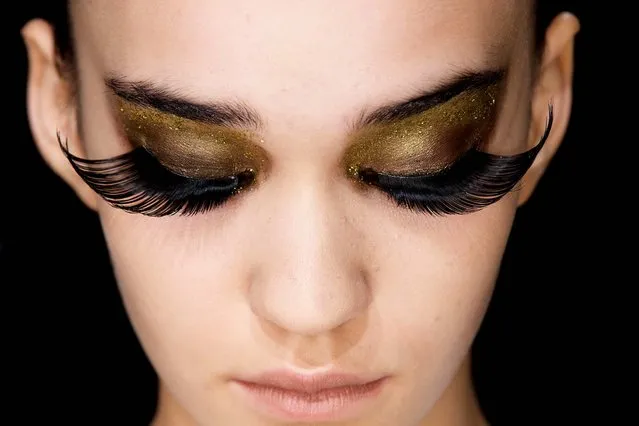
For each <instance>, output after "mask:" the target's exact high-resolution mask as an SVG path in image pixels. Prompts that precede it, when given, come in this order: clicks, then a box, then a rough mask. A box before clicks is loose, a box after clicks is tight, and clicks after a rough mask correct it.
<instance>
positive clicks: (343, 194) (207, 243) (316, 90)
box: [70, 0, 541, 425]
mask: <svg viewBox="0 0 639 426" xmlns="http://www.w3.org/2000/svg"><path fill="white" fill-rule="evenodd" d="M528 9H529V7H528V6H524V5H523V3H522V2H520V1H515V0H482V1H477V0H447V1H439V0H402V1H401V2H398V1H397V0H349V1H340V2H337V1H335V2H326V1H319V0H310V1H304V2H299V1H288V0H277V1H275V0H273V1H268V2H264V1H256V0H235V1H232V2H229V1H205V0H163V1H147V0H127V1H106V0H96V1H91V2H75V4H74V6H73V9H72V12H73V13H72V16H73V21H74V30H75V36H76V55H77V66H78V75H79V80H78V89H79V92H78V101H79V114H78V117H79V118H78V120H79V123H78V124H79V128H80V129H81V137H80V139H81V143H78V144H76V145H73V141H71V144H70V146H71V147H73V146H75V147H76V149H78V150H81V152H82V153H83V156H85V157H88V158H107V157H112V156H114V155H117V154H121V153H123V152H127V151H130V150H131V143H132V142H131V138H135V139H136V141H137V142H140V141H144V143H146V144H148V146H149V147H150V148H151V149H154V150H155V151H157V152H160V153H161V154H160V155H164V156H165V157H166V158H164V160H165V161H166V162H167V163H169V164H175V165H176V168H177V169H179V170H183V171H184V173H185V174H187V175H188V173H193V174H197V173H199V170H201V169H200V168H197V170H195V168H194V169H192V170H189V167H191V166H190V165H189V164H191V163H190V162H189V161H185V160H184V159H185V158H191V160H192V161H194V162H197V163H198V164H200V165H202V167H204V168H206V167H207V162H210V163H215V161H217V159H216V158H214V157H215V155H216V153H217V152H218V151H216V150H217V149H218V148H219V146H218V145H220V144H222V145H224V149H225V151H224V152H225V153H226V154H228V155H230V156H235V157H237V158H248V157H250V156H251V155H253V156H259V158H260V160H259V164H260V166H263V167H264V170H265V173H264V175H263V177H262V179H261V180H260V181H259V182H258V184H257V185H255V186H254V187H252V188H251V189H249V190H246V191H243V192H241V193H240V194H238V195H237V196H235V197H233V198H232V199H231V200H229V202H227V203H226V204H224V205H222V206H220V207H218V208H215V209H213V210H211V211H209V212H207V213H203V214H198V215H195V216H180V215H177V216H168V217H161V218H153V217H147V216H144V215H139V214H130V213H126V212H124V211H122V210H118V209H116V208H113V207H111V206H110V205H108V204H107V203H106V202H104V201H99V202H98V205H97V210H98V212H99V215H100V218H101V222H102V225H103V228H104V233H105V236H106V240H107V243H108V247H109V250H110V253H111V257H112V260H113V265H114V268H115V272H116V276H117V280H118V283H119V286H120V289H121V292H122V295H123V298H124V302H125V305H126V308H127V310H128V312H129V314H130V317H131V320H132V322H133V325H134V327H135V329H136V331H137V333H138V335H139V337H140V340H141V342H142V345H143V346H144V348H145V350H146V353H147V354H148V356H149V358H150V360H151V362H152V363H153V365H154V367H155V368H156V369H157V371H158V373H159V376H160V378H161V380H162V382H163V384H164V385H165V386H166V387H167V389H168V390H169V392H170V394H171V395H172V396H173V397H174V398H175V400H176V401H177V402H178V403H179V404H180V405H181V406H182V407H183V408H184V409H185V410H186V411H187V412H188V413H189V415H190V416H192V418H193V419H194V421H195V422H197V423H198V424H202V425H221V424H233V425H266V424H278V422H279V421H284V420H285V418H288V419H292V418H293V417H294V416H293V417H290V415H285V414H282V412H280V411H278V410H274V411H273V410H270V409H268V408H267V409H263V408H262V407H261V406H260V405H259V404H257V405H255V404H254V403H253V401H252V399H251V398H250V397H247V392H245V390H246V389H244V388H242V386H240V385H238V383H237V382H236V381H235V380H237V379H244V380H252V379H254V378H255V377H260V375H262V374H264V373H265V372H272V371H282V370H286V371H289V372H296V373H301V374H313V373H318V372H330V373H348V374H355V375H357V376H360V377H361V378H362V379H364V380H365V381H372V380H375V379H378V378H385V380H383V381H382V383H381V385H379V388H378V389H377V392H376V394H375V395H374V396H372V397H370V398H368V399H366V400H364V402H362V403H361V404H360V405H357V404H356V406H355V408H353V409H349V410H345V411H340V412H338V413H337V414H335V415H334V416H333V417H330V416H325V417H322V416H319V415H317V416H316V417H312V416H311V417H308V419H311V420H313V421H315V422H316V423H319V422H320V421H324V420H327V419H329V418H330V419H333V420H342V421H344V424H353V425H373V424H380V425H382V424H384V425H386V424H395V425H417V424H419V422H421V421H422V420H423V419H425V418H426V416H427V414H428V412H429V410H431V408H432V407H433V406H434V405H435V403H436V402H437V401H438V399H439V398H440V397H441V395H442V393H443V392H444V391H445V390H446V388H447V387H448V386H449V385H450V383H451V381H452V380H453V378H454V377H455V375H456V373H457V371H458V369H459V368H460V365H461V363H462V361H463V360H464V358H465V357H466V356H467V354H468V351H469V348H470V345H471V342H472V340H473V337H474V335H475V333H476V331H477V329H478V327H479V325H480V322H481V319H482V317H483V314H484V312H485V309H486V306H487V303H488V301H489V298H490V295H491V292H492V289H493V284H494V281H495V278H496V275H497V272H498V269H499V264H500V260H501V256H502V253H503V250H504V247H505V244H506V240H507V237H508V234H509V231H510V227H511V222H512V220H513V216H514V214H515V210H516V207H517V203H518V200H517V193H511V194H509V195H507V196H505V197H504V198H503V199H501V200H500V201H498V202H496V203H495V204H492V205H490V206H488V207H486V208H484V209H481V210H479V211H477V212H474V213H470V214H463V215H431V214H428V213H425V212H418V211H415V210H410V209H408V208H406V207H401V206H398V205H397V204H396V203H395V202H393V201H392V200H390V199H389V197H388V196H386V195H384V194H383V193H382V192H381V191H378V190H376V189H374V188H369V187H363V186H361V185H357V184H356V183H354V182H353V180H352V179H349V176H348V174H347V173H343V171H344V164H345V162H347V161H348V159H345V158H346V157H348V156H349V155H350V156H354V157H357V156H358V155H359V156H360V157H358V158H366V159H369V160H370V161H372V162H374V163H375V164H374V165H375V166H376V167H378V168H381V169H384V168H386V169H388V170H390V171H394V169H393V167H398V168H400V169H402V170H399V171H402V172H405V171H410V170H411V168H412V170H417V169H419V168H424V169H428V168H429V167H431V168H436V167H437V166H438V165H441V164H440V163H441V162H442V161H444V160H446V161H447V160H449V159H450V158H451V156H454V154H455V152H456V151H455V149H459V148H458V147H457V148H455V147H456V146H457V145H455V144H454V142H457V143H458V145H459V142H460V141H459V140H454V139H453V138H452V137H449V136H447V135H459V134H462V133H463V134H466V133H468V132H466V133H464V132H463V131H462V130H461V129H458V127H460V126H466V125H467V122H466V121H464V120H465V119H466V118H467V117H470V116H473V115H474V118H473V119H474V120H475V121H474V122H473V123H474V124H473V126H475V127H473V128H472V129H474V130H472V129H471V130H472V131H471V132H470V134H475V133H477V134H482V135H484V133H485V132H484V133H482V129H486V128H491V129H492V131H491V132H490V133H489V136H486V137H489V140H486V141H484V142H485V144H486V145H485V146H486V147H488V148H487V149H490V150H491V152H495V153H506V154H515V153H519V152H522V151H525V150H526V149H528V148H530V146H529V143H530V140H532V139H535V138H536V139H539V137H540V136H541V135H540V134H539V133H538V132H537V133H535V132H532V131H530V130H529V114H530V104H531V100H530V96H531V93H530V87H531V84H532V82H531V74H532V71H533V66H532V62H531V60H532V56H531V52H532V50H533V46H532V45H531V44H530V43H531V32H530V31H529V30H528V28H529V24H530V21H531V18H530V16H529V14H528ZM500 70H505V71H507V73H506V74H504V75H503V79H502V80H501V81H499V82H498V84H496V85H484V86H481V87H480V88H479V89H477V91H475V92H472V93H470V94H469V95H467V96H466V95H464V94H462V95H461V96H462V98H461V99H462V100H461V101H458V102H457V103H455V104H454V105H453V104H450V105H448V106H446V104H444V105H443V106H438V107H437V108H438V109H435V110H434V111H431V112H430V113H429V114H430V115H425V116H424V118H423V119H421V118H418V119H414V120H403V121H402V120H399V121H397V120H396V121H393V122H384V123H382V124H377V125H368V124H366V123H367V120H366V119H365V117H367V116H368V114H370V113H371V112H373V111H376V110H378V109H379V108H381V107H385V106H389V105H397V104H400V103H402V102H405V101H406V100H408V99H411V98H414V97H416V96H417V95H420V94H423V93H430V92H435V91H437V90H438V89H440V88H442V87H444V86H446V85H447V84H448V83H451V82H453V81H455V79H456V78H458V77H459V76H460V75H462V74H467V73H475V74H478V75H482V74H484V73H488V72H491V71H500ZM108 79H111V86H114V85H115V83H114V82H117V83H118V84H119V86H118V87H120V88H124V89H123V90H124V91H125V90H129V89H131V88H132V87H134V86H132V85H129V84H127V83H128V82H133V83H145V84H144V85H139V86H138V88H140V87H142V89H143V90H149V89H150V88H154V89H157V90H163V91H165V92H166V93H168V94H170V96H173V97H175V98H180V99H182V100H184V101H187V102H191V103H197V104H216V105H219V104H222V103H224V104H228V105H243V106H244V107H245V109H246V110H250V111H251V113H254V115H257V116H258V117H257V118H258V121H259V125H251V129H250V131H248V130H247V131H245V130H244V129H241V130H239V131H238V130H237V129H233V128H232V127H233V126H232V125H228V123H222V124H220V125H212V124H210V123H208V124H207V123H205V122H204V121H206V120H205V119H204V120H203V122H196V121H189V122H188V126H186V125H185V126H183V127H180V128H178V129H177V130H175V129H170V128H169V127H171V123H172V122H174V121H172V120H177V119H176V118H175V117H172V116H170V115H165V114H164V113H159V112H157V111H153V110H150V109H139V108H138V107H137V106H136V105H134V104H131V103H127V102H126V101H123V100H122V99H121V98H120V97H118V96H117V95H116V94H115V93H114V91H113V90H111V89H109V88H107V84H105V81H106V80H108ZM127 88H128V89H127ZM121 94H122V93H121ZM477 103H479V106H477ZM478 111H479V112H481V113H480V114H478ZM486 111H488V113H486ZM493 112H494V114H493ZM478 115H479V116H478ZM489 121H490V122H489ZM122 123H125V124H122ZM362 123H364V124H362ZM367 126H368V127H367ZM178 127H179V126H178ZM136 128H137V129H138V130H139V132H138V131H137V130H136ZM458 130H459V131H458ZM182 131H184V132H185V133H183V134H181V135H180V134H179V133H180V132H182ZM145 132H147V133H145ZM175 132H177V133H175ZM225 132H226V133H229V134H231V136H228V135H226V133H225ZM460 132H461V133H460ZM473 132H475V133H473ZM531 132H532V133H534V134H533V136H534V137H531V136H530V134H529V133H531ZM176 134H177V136H176ZM415 134H419V135H423V136H424V138H423V139H424V140H425V141H426V142H420V143H421V145H419V144H418V145H417V147H418V148H419V150H421V151H419V152H418V150H417V148H415V143H414V142H411V141H413V140H414V138H415ZM220 135H222V136H220ZM225 135H226V136H225ZM238 135H239V136H238ZM247 135H249V136H247ZM371 135H373V136H371ZM380 135H381V136H380ZM406 135H408V136H406ZM126 136H129V139H127V137H126ZM245 137H246V138H248V139H250V140H249V141H245V140H244V139H242V141H239V140H238V138H245ZM375 138H377V139H375ZM411 138H412V139H411ZM375 140H377V141H378V142H375ZM379 140H383V146H382V145H380V143H379ZM407 141H408V142H407ZM462 142H463V141H462ZM172 144H173V145H172ZM358 144H359V145H358ZM248 145H250V148H246V147H247V146H248ZM352 146H357V147H358V148H351V147H352ZM242 147H243V148H242ZM367 147H368V148H367ZM349 148H350V149H349ZM72 149H73V148H72ZM367 149H368V150H369V151H371V152H372V151H380V150H381V152H383V153H384V154H383V155H377V156H376V155H374V154H372V153H367V152H366V150H367ZM234 150H236V151H237V152H234ZM250 150H253V151H251V152H252V153H249V154H247V152H248V151H250ZM411 150H413V151H414V152H412V151H411ZM77 152H80V151H77ZM362 152H363V153H362ZM406 152H408V154H406ZM424 152H426V154H424ZM229 153H230V154H229ZM402 153H403V154H402ZM226 154H225V155H226ZM207 155H208V156H209V157H207ZM189 156H191V157H189ZM418 157H419V158H418ZM251 158H252V157H251ZM371 158H372V159H371ZM414 158H418V159H417V160H413V159H414ZM233 161H235V162H236V163H237V161H241V160H237V159H236V160H233ZM251 161H254V158H253V160H251ZM255 161H257V160H255ZM411 161H415V164H412V163H411ZM234 164H235V163H234ZM398 164H399V165H398ZM180 167H182V169H180ZM193 167H195V166H193ZM198 167H199V166H198ZM211 167H214V166H211ZM215 167H217V166H215ZM220 167H223V166H220ZM249 393H250V392H249ZM316 402H317V401H316ZM320 403H321V402H320ZM358 407H359V408H358ZM289 408H290V407H289ZM325 408H326V407H324V409H325ZM318 410H320V411H321V410H322V408H321V407H320V408H318ZM293 411H294V410H293ZM282 416H284V417H282ZM297 419H298V420H304V418H303V417H298V418H297Z"/></svg>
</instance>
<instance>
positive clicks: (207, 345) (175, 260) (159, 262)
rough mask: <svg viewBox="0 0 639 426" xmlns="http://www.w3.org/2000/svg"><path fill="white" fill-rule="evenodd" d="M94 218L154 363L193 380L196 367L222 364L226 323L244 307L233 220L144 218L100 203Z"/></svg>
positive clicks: (229, 339) (228, 338)
mask: <svg viewBox="0 0 639 426" xmlns="http://www.w3.org/2000/svg"><path fill="white" fill-rule="evenodd" d="M100 217H101V221H102V226H103V230H104V234H105V236H106V240H107V245H108V247H109V252H110V255H111V259H112V263H113V267H114V271H115V274H116V278H117V281H118V286H119V288H120V292H121V294H122V297H123V301H124V304H125V306H126V309H127V312H128V314H129V316H130V318H131V322H132V324H133V326H134V328H135V330H136V333H137V334H138V337H139V338H140V341H141V343H142V345H143V347H144V349H145V351H146V353H147V355H148V356H149V358H150V360H151V362H152V363H153V364H154V366H155V367H156V369H158V370H159V372H160V373H163V374H162V375H163V376H166V377H182V378H190V380H189V381H197V382H199V381H201V380H202V379H203V377H201V376H199V375H198V373H197V372H198V371H199V372H200V373H201V371H202V369H201V368H198V366H202V365H205V364H206V365H213V366H215V365H224V360H227V362H226V363H227V364H228V359H232V355H231V354H228V353H225V348H228V347H236V346H235V345H234V339H235V338H237V339H239V338H240V334H239V333H236V334H233V333H231V334H230V335H229V333H226V332H225V330H227V329H228V328H227V327H226V325H228V324H233V323H242V321H246V317H245V316H244V315H245V314H246V313H247V309H246V304H245V302H244V297H243V295H242V293H241V291H242V290H241V288H240V286H238V285H236V284H237V283H238V282H242V280H243V273H244V272H245V271H243V269H242V266H241V263H239V258H238V257H237V256H236V254H237V253H241V250H240V249H241V247H238V246H237V245H235V244H234V242H235V241H238V236H237V235H234V232H235V231H236V229H234V228H235V227H234V225H233V224H232V223H231V224H229V223H227V218H226V216H224V215H222V214H218V215H216V214H215V213H213V214H210V215H206V216H204V215H202V216H197V217H191V218H182V217H170V218H147V217H144V216H142V215H131V214H127V213H124V212H120V211H118V210H115V209H113V208H110V207H104V208H102V209H101V211H100ZM232 235H233V236H232ZM216 330H219V331H218V332H216ZM220 331H222V332H220ZM187 347H188V350H187ZM176 348H183V349H184V350H176ZM211 348H214V350H211Z"/></svg>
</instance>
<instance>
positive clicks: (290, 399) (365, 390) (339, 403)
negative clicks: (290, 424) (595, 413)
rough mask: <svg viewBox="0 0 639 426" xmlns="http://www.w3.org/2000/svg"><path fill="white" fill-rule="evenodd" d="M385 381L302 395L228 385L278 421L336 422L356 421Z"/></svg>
mask: <svg viewBox="0 0 639 426" xmlns="http://www.w3.org/2000/svg"><path fill="white" fill-rule="evenodd" d="M385 382H386V380H385V379H384V378H383V379H379V380H376V381H374V382H370V383H367V384H364V385H358V386H345V387H340V388H334V389H326V390H324V391H321V392H317V393H313V394H306V393H302V392H296V391H290V390H286V389H282V388H276V387H272V386H264V385H258V384H255V383H248V382H241V381H234V382H232V383H233V384H234V385H235V386H234V387H236V388H237V389H238V390H239V391H240V393H242V394H243V395H244V396H245V397H246V398H247V399H248V400H249V403H250V404H251V405H253V406H254V407H255V408H256V409H257V410H258V411H261V412H263V413H265V414H266V415H268V416H270V417H275V418H277V419H279V420H285V421H297V422H300V421H302V422H304V421H306V422H317V421H338V420H347V419H352V418H356V417H357V416H358V415H360V414H361V413H362V412H364V410H366V409H367V408H369V407H370V405H371V404H372V403H373V402H374V400H375V397H376V396H378V395H379V394H380V392H381V391H382V388H383V386H384V384H385Z"/></svg>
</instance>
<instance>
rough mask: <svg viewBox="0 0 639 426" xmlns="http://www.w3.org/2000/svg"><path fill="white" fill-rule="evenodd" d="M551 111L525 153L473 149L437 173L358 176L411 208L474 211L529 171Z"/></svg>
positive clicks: (369, 172) (365, 171)
mask: <svg viewBox="0 0 639 426" xmlns="http://www.w3.org/2000/svg"><path fill="white" fill-rule="evenodd" d="M548 110H549V114H548V120H547V123H546V130H545V132H544V135H543V136H542V138H541V140H540V141H539V143H538V144H537V145H536V146H535V147H534V148H532V149H530V150H529V151H526V152H524V153H521V154H517V155H512V156H505V155H494V154H488V153H485V152H481V151H478V150H477V149H476V148H472V149H470V150H469V151H468V152H467V153H465V154H464V155H463V156H462V157H461V158H459V159H458V160H457V161H455V162H454V163H453V164H452V165H451V166H449V167H448V168H446V169H445V170H443V171H441V172H438V173H436V174H432V175H415V176H401V175H393V174H386V173H379V172H376V171H374V170H372V169H362V170H360V171H359V173H358V177H359V179H360V180H361V181H362V182H364V183H367V184H369V185H373V186H375V187H377V188H378V189H380V190H382V191H383V192H385V193H386V194H388V195H389V196H390V197H391V198H392V199H393V200H395V201H396V202H397V204H398V205H399V206H402V207H407V208H409V209H411V210H416V211H422V212H426V213H430V214H433V215H448V214H465V213H472V212H475V211H477V210H480V209H482V208H484V207H486V206H488V205H490V204H493V203H495V202H497V201H498V200H500V199H501V198H502V197H503V196H505V195H506V194H507V193H508V192H510V191H511V190H512V189H513V188H514V187H515V186H516V185H517V183H518V182H519V181H520V180H521V178H522V177H523V176H524V175H525V174H526V172H527V171H528V169H529V168H530V166H531V165H532V163H533V161H534V160H535V158H536V157H537V154H538V153H539V151H540V150H541V149H542V148H543V146H544V144H545V142H546V140H547V139H548V136H549V135H550V130H551V128H552V123H553V108H552V105H549V106H548Z"/></svg>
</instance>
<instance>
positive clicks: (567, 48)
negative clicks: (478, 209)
mask: <svg viewBox="0 0 639 426" xmlns="http://www.w3.org/2000/svg"><path fill="white" fill-rule="evenodd" d="M578 31H579V21H578V20H577V18H576V17H575V16H574V15H572V14H570V13H562V14H560V15H559V16H557V17H556V18H555V19H554V21H553V22H552V23H551V24H550V26H549V27H548V30H547V31H546V39H545V45H544V51H543V54H542V57H541V62H540V65H539V69H538V71H537V76H536V80H535V82H534V87H533V97H532V120H531V126H530V132H529V137H528V140H529V141H528V146H529V148H532V147H533V146H535V145H536V144H537V143H539V139H540V138H541V135H543V133H544V131H545V130H546V124H547V120H548V113H549V111H548V106H549V105H551V104H552V107H553V126H552V130H551V132H550V135H549V137H548V139H547V140H546V143H545V145H544V147H543V148H542V150H541V151H540V152H539V154H538V155H537V158H536V159H535V162H534V163H533V165H532V166H531V168H530V169H529V170H528V173H526V175H525V176H524V178H523V180H522V187H521V190H520V191H519V192H518V194H519V201H518V204H519V205H522V204H524V203H525V202H526V201H527V200H528V199H529V198H530V195H531V194H532V192H533V190H534V189H535V186H536V185H537V183H538V182H539V179H541V176H542V175H543V174H544V171H545V170H546V167H548V164H549V163H550V160H551V159H552V157H553V156H554V155H555V152H557V148H559V145H560V144H561V141H562V140H563V138H564V135H565V134H566V129H567V127H568V121H569V120H570V110H571V108H572V75H573V68H574V43H575V35H576V34H577V32H578Z"/></svg>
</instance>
